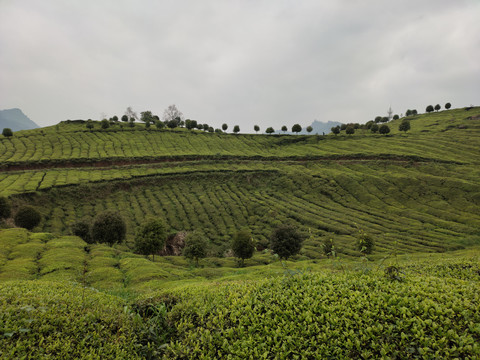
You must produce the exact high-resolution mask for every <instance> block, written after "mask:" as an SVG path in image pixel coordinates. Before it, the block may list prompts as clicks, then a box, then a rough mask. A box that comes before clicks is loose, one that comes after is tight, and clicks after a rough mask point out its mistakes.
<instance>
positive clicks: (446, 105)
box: [445, 102, 452, 110]
mask: <svg viewBox="0 0 480 360" xmlns="http://www.w3.org/2000/svg"><path fill="white" fill-rule="evenodd" d="M451 107H452V104H450V103H449V102H447V103H446V104H445V109H447V110H448V109H450V108H451Z"/></svg>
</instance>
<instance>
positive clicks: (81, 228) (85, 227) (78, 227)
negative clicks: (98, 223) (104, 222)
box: [72, 219, 93, 244]
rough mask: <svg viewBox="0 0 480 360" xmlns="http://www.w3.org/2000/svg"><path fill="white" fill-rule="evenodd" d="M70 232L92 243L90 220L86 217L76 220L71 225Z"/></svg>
mask: <svg viewBox="0 0 480 360" xmlns="http://www.w3.org/2000/svg"><path fill="white" fill-rule="evenodd" d="M72 234H73V235H75V236H78V237H80V238H82V240H83V241H85V242H86V243H87V244H92V243H93V241H92V234H91V230H90V221H88V220H86V219H82V220H78V221H77V222H75V223H74V224H73V225H72Z"/></svg>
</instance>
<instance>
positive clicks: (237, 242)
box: [232, 230, 255, 267]
mask: <svg viewBox="0 0 480 360" xmlns="http://www.w3.org/2000/svg"><path fill="white" fill-rule="evenodd" d="M232 250H233V253H234V255H235V256H236V257H237V258H239V259H240V266H242V267H243V266H244V262H245V259H250V258H251V257H252V256H253V252H254V251H255V245H254V244H253V240H252V235H251V234H250V232H248V231H247V230H241V231H239V232H237V233H236V234H235V236H234V237H233V241H232Z"/></svg>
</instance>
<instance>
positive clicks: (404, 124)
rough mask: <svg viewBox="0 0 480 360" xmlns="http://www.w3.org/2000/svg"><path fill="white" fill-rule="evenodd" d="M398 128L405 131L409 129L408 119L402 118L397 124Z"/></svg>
mask: <svg viewBox="0 0 480 360" xmlns="http://www.w3.org/2000/svg"><path fill="white" fill-rule="evenodd" d="M398 130H400V131H404V132H407V131H408V130H410V121H408V120H406V119H405V120H403V121H402V123H401V124H400V125H399V126H398Z"/></svg>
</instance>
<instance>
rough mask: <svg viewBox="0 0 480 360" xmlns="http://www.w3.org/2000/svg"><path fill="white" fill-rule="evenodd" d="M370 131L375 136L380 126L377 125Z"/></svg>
mask: <svg viewBox="0 0 480 360" xmlns="http://www.w3.org/2000/svg"><path fill="white" fill-rule="evenodd" d="M370 131H371V132H372V133H374V134H375V133H376V132H377V131H378V125H377V124H373V125H372V126H371V127H370Z"/></svg>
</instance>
